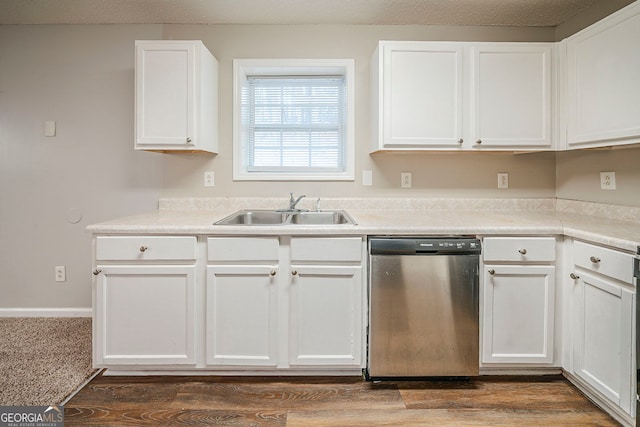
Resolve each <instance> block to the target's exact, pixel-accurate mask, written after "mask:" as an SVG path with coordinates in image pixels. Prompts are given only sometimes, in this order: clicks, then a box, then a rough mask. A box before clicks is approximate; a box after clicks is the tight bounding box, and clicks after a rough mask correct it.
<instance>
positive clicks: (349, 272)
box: [289, 265, 364, 367]
mask: <svg viewBox="0 0 640 427" xmlns="http://www.w3.org/2000/svg"><path fill="white" fill-rule="evenodd" d="M362 299H363V282H362V268H361V267H359V266H302V265H292V266H291V301H290V304H291V321H290V340H289V346H290V365H291V366H296V365H322V366H327V365H329V366H336V365H342V366H352V367H353V366H362V363H363V357H362V343H363V338H362V337H363V332H364V331H363V319H362V318H363V307H364V304H363V301H362Z"/></svg>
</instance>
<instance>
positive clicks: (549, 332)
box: [482, 265, 555, 364]
mask: <svg viewBox="0 0 640 427" xmlns="http://www.w3.org/2000/svg"><path fill="white" fill-rule="evenodd" d="M554 275H555V268H554V267H552V266H517V265H513V266H485V272H484V294H483V296H484V302H483V318H482V319H483V326H482V361H483V362H485V363H527V364H536V363H542V364H549V363H552V362H553V331H554V301H555V286H554V284H555V279H554Z"/></svg>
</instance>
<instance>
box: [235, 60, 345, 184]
mask: <svg viewBox="0 0 640 427" xmlns="http://www.w3.org/2000/svg"><path fill="white" fill-rule="evenodd" d="M233 64H234V137H233V144H234V166H233V176H234V179H235V180H283V181H284V180H300V181H302V180H336V181H337V180H353V179H354V172H353V171H354V151H355V150H354V137H353V135H354V129H353V122H354V119H353V116H354V109H353V60H234V63H233Z"/></svg>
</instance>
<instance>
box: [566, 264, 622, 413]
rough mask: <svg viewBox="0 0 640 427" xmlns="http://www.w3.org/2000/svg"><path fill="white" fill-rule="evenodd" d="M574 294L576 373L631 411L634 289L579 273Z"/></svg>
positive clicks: (614, 401)
mask: <svg viewBox="0 0 640 427" xmlns="http://www.w3.org/2000/svg"><path fill="white" fill-rule="evenodd" d="M576 286H577V289H576V295H575V298H574V304H575V323H574V330H573V332H574V336H573V343H572V344H573V346H574V347H573V349H574V353H573V355H574V373H575V375H577V376H578V377H580V379H582V380H583V381H585V382H587V383H588V384H589V385H591V386H592V387H594V388H595V389H596V390H598V391H599V392H600V393H602V395H603V396H605V397H606V398H607V399H609V400H610V401H611V402H612V403H614V404H616V405H618V406H620V407H621V408H622V409H624V410H625V411H626V412H628V413H630V411H631V408H630V405H631V385H632V384H631V382H632V379H633V375H632V369H631V366H632V360H631V353H632V352H631V344H632V336H631V334H632V323H631V320H632V319H633V312H632V310H633V293H632V292H630V291H629V290H627V289H623V288H622V287H620V286H617V285H615V284H614V283H611V282H608V281H605V280H602V279H599V278H596V277H593V276H590V275H588V274H585V273H581V274H580V279H578V283H577V285H576Z"/></svg>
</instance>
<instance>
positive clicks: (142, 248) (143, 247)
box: [140, 246, 149, 252]
mask: <svg viewBox="0 0 640 427" xmlns="http://www.w3.org/2000/svg"><path fill="white" fill-rule="evenodd" d="M147 249H149V248H148V247H146V246H140V252H146V251H147Z"/></svg>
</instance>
